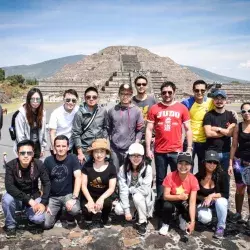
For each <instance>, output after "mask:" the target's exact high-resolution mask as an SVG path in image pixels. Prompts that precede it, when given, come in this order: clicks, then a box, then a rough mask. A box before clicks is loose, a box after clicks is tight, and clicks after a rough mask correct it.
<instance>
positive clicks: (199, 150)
mask: <svg viewBox="0 0 250 250" xmlns="http://www.w3.org/2000/svg"><path fill="white" fill-rule="evenodd" d="M205 146H206V143H205V142H193V160H194V158H195V155H197V157H198V172H199V171H200V168H201V167H202V166H203V164H202V162H203V161H204V158H205V150H206V147H205ZM192 172H193V167H192Z"/></svg>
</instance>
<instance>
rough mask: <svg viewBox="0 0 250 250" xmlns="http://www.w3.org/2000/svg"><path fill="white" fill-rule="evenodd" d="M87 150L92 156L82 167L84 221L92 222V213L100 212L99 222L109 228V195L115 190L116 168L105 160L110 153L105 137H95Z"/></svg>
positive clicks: (110, 206) (110, 202)
mask: <svg viewBox="0 0 250 250" xmlns="http://www.w3.org/2000/svg"><path fill="white" fill-rule="evenodd" d="M87 152H88V153H89V154H90V155H91V156H92V157H93V161H88V162H87V163H86V164H85V165H84V166H83V168H82V192H83V195H84V197H83V199H82V211H83V215H84V218H85V223H86V224H88V225H90V224H92V217H93V214H96V213H98V212H101V213H102V215H101V223H102V225H103V226H104V227H106V228H110V227H111V224H110V218H109V214H110V212H111V209H112V200H111V198H110V196H111V195H112V194H113V193H114V191H115V186H116V168H115V166H114V165H113V164H112V163H110V162H107V161H106V157H107V154H110V149H109V148H108V142H107V140H106V139H96V140H95V141H94V142H93V143H92V146H91V147H90V148H89V149H88V150H87Z"/></svg>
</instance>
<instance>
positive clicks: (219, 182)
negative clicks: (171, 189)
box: [195, 150, 229, 238]
mask: <svg viewBox="0 0 250 250" xmlns="http://www.w3.org/2000/svg"><path fill="white" fill-rule="evenodd" d="M204 164H205V167H203V168H199V169H200V172H199V173H197V174H196V175H195V176H196V178H197V180H198V182H199V185H200V190H199V191H198V196H197V204H199V205H198V208H197V211H198V221H200V222H201V223H203V224H208V223H210V222H211V221H212V210H211V209H214V208H215V210H216V214H217V219H218V223H217V229H216V231H215V234H214V237H215V238H222V237H223V236H224V230H225V228H226V219H227V208H228V200H227V199H228V197H229V193H228V190H229V181H228V175H227V173H226V172H224V171H223V170H222V168H221V166H220V159H219V155H218V153H217V152H216V151H213V150H209V151H206V153H205V161H204Z"/></svg>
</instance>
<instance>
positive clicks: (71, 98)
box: [49, 89, 79, 153]
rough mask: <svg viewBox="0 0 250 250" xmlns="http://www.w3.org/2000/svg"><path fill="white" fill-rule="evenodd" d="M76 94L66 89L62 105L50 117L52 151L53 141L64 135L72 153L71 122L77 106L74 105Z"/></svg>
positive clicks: (72, 90)
mask: <svg viewBox="0 0 250 250" xmlns="http://www.w3.org/2000/svg"><path fill="white" fill-rule="evenodd" d="M77 99H78V94H77V92H76V91H75V90H74V89H68V90H66V91H65V92H64V94H63V101H64V104H63V105H62V106H60V107H58V108H57V109H55V110H54V111H53V112H52V113H51V116H50V120H49V129H50V144H51V149H52V151H53V152H54V153H55V150H54V147H53V145H54V140H55V138H56V136H58V135H66V136H67V137H68V138H69V150H72V151H73V140H72V138H71V133H72V122H73V119H74V116H75V114H76V112H77V111H78V109H79V106H78V105H76V103H77Z"/></svg>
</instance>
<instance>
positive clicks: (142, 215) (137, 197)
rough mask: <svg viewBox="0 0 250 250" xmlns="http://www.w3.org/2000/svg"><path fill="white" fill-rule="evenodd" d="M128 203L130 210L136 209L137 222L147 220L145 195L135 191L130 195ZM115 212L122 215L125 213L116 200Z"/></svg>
mask: <svg viewBox="0 0 250 250" xmlns="http://www.w3.org/2000/svg"><path fill="white" fill-rule="evenodd" d="M129 203H130V209H131V210H137V212H138V216H139V223H140V224H141V223H144V222H147V206H146V197H145V196H143V195H142V194H141V193H139V192H137V193H135V194H134V195H133V196H131V199H129ZM115 213H116V214H117V215H123V214H124V213H125V211H124V209H123V208H122V206H121V203H120V202H118V203H117V204H116V206H115ZM130 213H131V211H130Z"/></svg>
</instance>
